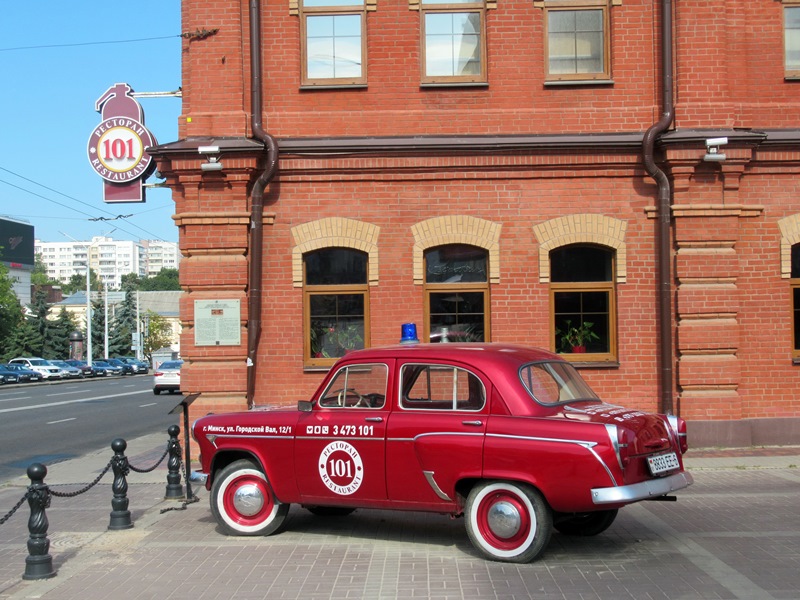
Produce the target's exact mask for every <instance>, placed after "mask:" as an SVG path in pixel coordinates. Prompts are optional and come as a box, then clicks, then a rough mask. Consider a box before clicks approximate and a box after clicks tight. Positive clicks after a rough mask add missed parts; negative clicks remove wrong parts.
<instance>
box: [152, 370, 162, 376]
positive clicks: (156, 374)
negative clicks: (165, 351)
mask: <svg viewBox="0 0 800 600" xmlns="http://www.w3.org/2000/svg"><path fill="white" fill-rule="evenodd" d="M162 375H163V373H162V372H161V371H156V372H155V373H153V377H161V376H162Z"/></svg>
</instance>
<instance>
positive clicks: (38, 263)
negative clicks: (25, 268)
mask: <svg viewBox="0 0 800 600" xmlns="http://www.w3.org/2000/svg"><path fill="white" fill-rule="evenodd" d="M31 285H34V286H36V287H43V286H46V285H55V286H60V285H61V282H60V281H57V280H55V279H50V277H49V276H48V275H47V265H46V264H44V259H43V258H42V255H41V254H37V255H36V258H35V259H34V261H33V271H31Z"/></svg>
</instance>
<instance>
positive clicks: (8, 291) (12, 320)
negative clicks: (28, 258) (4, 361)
mask: <svg viewBox="0 0 800 600" xmlns="http://www.w3.org/2000/svg"><path fill="white" fill-rule="evenodd" d="M22 321H23V318H22V305H21V304H20V302H19V298H17V295H16V294H15V293H14V282H13V281H12V280H11V276H10V274H9V271H8V267H6V266H5V265H4V264H2V263H0V357H7V355H8V353H9V352H10V351H11V349H10V348H9V345H10V343H11V338H12V337H13V335H14V333H15V332H16V331H17V330H18V329H19V327H20V325H21V323H22ZM11 358H13V357H11Z"/></svg>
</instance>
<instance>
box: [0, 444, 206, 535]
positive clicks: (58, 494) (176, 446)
mask: <svg viewBox="0 0 800 600" xmlns="http://www.w3.org/2000/svg"><path fill="white" fill-rule="evenodd" d="M170 451H172V452H173V453H175V454H176V455H177V456H178V457H179V461H180V470H181V473H182V474H183V479H184V481H189V479H188V477H187V475H186V465H185V464H184V462H183V459H182V457H180V452H181V451H180V442H178V441H177V440H176V439H174V438H173V439H170V441H169V442H168V443H167V449H166V450H165V451H164V453H163V454H162V455H161V457H160V458H159V459H158V461H157V462H156V463H155V464H154V465H152V466H151V467H147V468H138V467H135V466H134V465H132V464H130V463H127V464H125V465H121V464H118V469H119V470H120V471H121V473H122V474H123V475H124V476H126V475H127V474H128V470H131V471H135V472H136V473H150V472H152V471H154V470H155V469H157V468H158V466H159V465H160V464H161V463H162V462H164V459H165V458H166V457H167V455H169V453H170ZM115 460H116V461H117V462H119V457H116V456H115V457H114V458H112V459H111V460H110V461H108V463H106V466H105V467H104V468H103V470H102V471H101V472H100V474H99V475H98V476H97V477H96V478H95V479H94V480H93V481H92V482H91V483H89V484H87V485H86V486H85V487H83V488H81V489H79V490H75V491H71V492H59V491H56V490H54V489H53V488H52V486H49V485H48V486H47V488H48V493H49V495H50V496H55V497H57V498H74V497H76V496H79V495H81V494H84V493H86V492H88V491H89V490H91V489H92V488H93V487H94V486H96V485H97V484H98V483H100V480H102V479H103V477H105V475H106V473H108V472H109V470H111V468H112V466H113V465H114V462H115ZM31 493H32V492H31V490H30V489H29V490H28V491H26V492H25V494H24V495H23V496H22V497H21V498H20V499H19V501H18V502H17V503H16V504H15V505H14V507H13V508H12V509H11V510H10V511H8V513H6V514H5V515H4V516H3V517H0V525H4V524H5V523H6V522H7V521H8V520H9V519H11V517H13V516H14V514H15V513H16V512H17V511H18V510H19V509H20V508H21V507H22V505H23V504H25V502H26V500H28V498H29V497H30V496H31ZM199 500H200V499H199V498H198V497H197V496H196V495H195V494H192V496H191V497H190V498H188V499H187V500H186V501H184V502H183V503H182V505H181V507H180V508H178V507H173V508H166V509H163V510H162V511H161V513H165V512H168V511H170V510H186V506H187V505H188V504H193V503H194V502H198V501H199ZM49 503H50V502H49V498H48V501H47V504H48V505H49Z"/></svg>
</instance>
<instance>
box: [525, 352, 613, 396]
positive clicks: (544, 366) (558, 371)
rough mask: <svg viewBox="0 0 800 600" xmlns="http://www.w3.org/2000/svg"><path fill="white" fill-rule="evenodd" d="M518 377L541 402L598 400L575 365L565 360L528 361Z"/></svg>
mask: <svg viewBox="0 0 800 600" xmlns="http://www.w3.org/2000/svg"><path fill="white" fill-rule="evenodd" d="M519 377H520V379H521V380H522V384H523V385H524V386H525V389H527V390H528V392H529V393H530V395H531V396H532V397H533V399H534V400H536V401H537V402H539V403H541V404H558V403H560V402H572V401H574V400H599V398H598V397H597V394H595V393H594V391H593V390H592V388H590V387H589V384H587V383H586V382H585V381H584V380H583V378H582V377H581V376H580V374H579V373H578V371H577V370H576V369H575V367H573V366H572V365H571V364H569V363H566V362H536V363H530V364H527V365H525V366H524V367H522V368H521V369H520V371H519Z"/></svg>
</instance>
